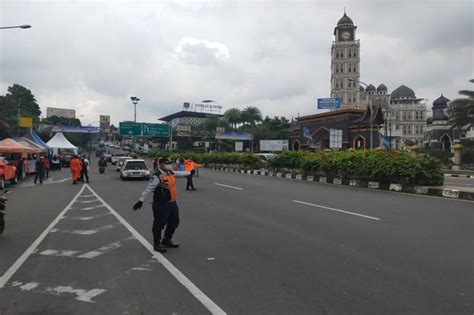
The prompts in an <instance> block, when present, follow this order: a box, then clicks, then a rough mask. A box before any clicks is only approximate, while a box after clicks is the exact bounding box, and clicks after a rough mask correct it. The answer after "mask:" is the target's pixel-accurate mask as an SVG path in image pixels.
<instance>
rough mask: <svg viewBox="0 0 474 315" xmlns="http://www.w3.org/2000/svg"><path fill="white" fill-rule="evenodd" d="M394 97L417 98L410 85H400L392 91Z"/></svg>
mask: <svg viewBox="0 0 474 315" xmlns="http://www.w3.org/2000/svg"><path fill="white" fill-rule="evenodd" d="M391 98H392V99H400V98H416V96H415V92H413V90H412V89H410V88H409V87H408V86H405V85H400V86H399V87H398V88H396V89H395V90H394V91H393V92H392V96H391Z"/></svg>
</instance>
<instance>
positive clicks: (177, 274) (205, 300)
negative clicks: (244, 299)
mask: <svg viewBox="0 0 474 315" xmlns="http://www.w3.org/2000/svg"><path fill="white" fill-rule="evenodd" d="M84 187H87V188H88V189H89V190H90V191H91V192H92V193H93V194H94V195H95V196H96V198H97V199H99V200H100V201H101V202H102V203H103V204H104V205H105V207H106V208H107V209H109V211H110V212H111V213H112V214H113V215H114V216H115V217H116V218H117V220H119V222H120V223H122V224H123V226H125V227H126V228H127V229H128V230H129V231H130V233H132V235H133V236H135V238H136V239H137V240H138V241H139V242H140V243H142V245H143V246H144V247H145V248H146V249H147V250H148V251H149V252H150V253H151V254H152V255H153V258H154V259H156V260H157V261H158V262H160V263H161V264H162V265H163V267H165V268H166V269H167V270H168V271H169V272H170V273H171V275H172V276H173V277H174V278H175V279H176V280H178V281H179V282H180V283H181V284H182V285H183V286H184V287H185V288H186V289H187V290H188V291H189V292H190V293H191V294H192V295H193V296H194V297H195V298H196V299H197V300H198V301H199V302H201V303H202V304H203V305H204V307H206V308H207V309H208V310H209V311H210V312H211V313H212V314H226V312H224V310H222V309H221V308H220V307H219V306H218V305H217V304H216V303H214V301H212V300H211V299H210V298H209V297H208V296H206V295H205V294H204V292H202V291H201V290H200V289H199V288H198V287H197V286H196V285H195V284H194V283H192V282H191V280H189V279H188V278H187V277H186V276H185V275H184V274H183V273H182V272H181V271H179V270H178V269H177V268H176V267H175V266H174V265H173V264H171V262H170V261H169V260H168V259H166V258H165V257H164V256H163V255H162V254H160V253H158V252H155V251H154V250H153V246H152V245H151V244H150V243H149V242H148V241H147V240H146V239H145V238H144V237H143V236H142V235H141V234H140V233H138V231H137V230H135V229H134V228H133V227H132V226H131V225H130V224H129V223H128V222H127V221H126V220H125V219H124V218H123V217H122V216H121V215H120V214H118V213H117V211H115V210H114V209H113V208H112V207H111V206H110V205H109V204H107V203H106V202H105V201H104V199H102V198H101V197H100V196H99V195H98V194H97V193H96V192H95V191H93V190H92V188H90V187H89V185H87V184H85V185H84Z"/></svg>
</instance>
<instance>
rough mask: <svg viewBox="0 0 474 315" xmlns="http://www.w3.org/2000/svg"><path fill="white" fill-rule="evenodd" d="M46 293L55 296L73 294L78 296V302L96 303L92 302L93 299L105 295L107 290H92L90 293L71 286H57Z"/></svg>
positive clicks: (47, 289) (48, 289)
mask: <svg viewBox="0 0 474 315" xmlns="http://www.w3.org/2000/svg"><path fill="white" fill-rule="evenodd" d="M45 291H46V292H50V293H52V294H55V295H61V294H64V293H72V294H76V300H78V301H82V302H89V303H95V302H93V301H91V299H92V298H93V297H95V296H98V295H100V294H102V293H104V292H105V291H106V290H104V289H92V290H89V291H86V290H84V289H75V288H73V287H71V286H67V287H66V286H57V287H55V288H46V289H45Z"/></svg>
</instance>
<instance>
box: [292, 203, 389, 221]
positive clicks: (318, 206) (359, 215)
mask: <svg viewBox="0 0 474 315" xmlns="http://www.w3.org/2000/svg"><path fill="white" fill-rule="evenodd" d="M293 202H296V203H299V204H302V205H307V206H312V207H317V208H322V209H326V210H331V211H336V212H341V213H345V214H350V215H355V216H358V217H362V218H366V219H370V220H375V221H379V220H380V218H376V217H371V216H368V215H365V214H360V213H355V212H350V211H345V210H340V209H336V208H331V207H326V206H321V205H317V204H314V203H309V202H304V201H299V200H293Z"/></svg>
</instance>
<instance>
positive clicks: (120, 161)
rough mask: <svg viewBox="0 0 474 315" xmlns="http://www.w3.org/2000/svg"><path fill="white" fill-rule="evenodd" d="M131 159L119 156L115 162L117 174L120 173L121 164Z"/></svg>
mask: <svg viewBox="0 0 474 315" xmlns="http://www.w3.org/2000/svg"><path fill="white" fill-rule="evenodd" d="M132 159H133V158H132V157H131V156H121V157H119V158H118V160H117V164H116V165H117V172H118V171H120V169H121V168H122V165H123V163H125V161H127V160H132Z"/></svg>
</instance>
